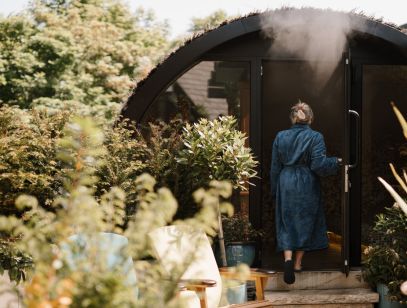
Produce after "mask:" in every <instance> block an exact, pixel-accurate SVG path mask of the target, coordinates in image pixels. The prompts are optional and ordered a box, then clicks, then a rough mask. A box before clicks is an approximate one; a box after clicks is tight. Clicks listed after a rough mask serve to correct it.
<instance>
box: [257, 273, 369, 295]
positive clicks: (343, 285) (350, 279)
mask: <svg viewBox="0 0 407 308" xmlns="http://www.w3.org/2000/svg"><path fill="white" fill-rule="evenodd" d="M352 288H369V285H368V284H367V283H366V282H365V281H363V279H362V272H361V271H351V272H350V273H349V275H348V276H347V277H346V275H345V274H344V273H342V272H339V271H303V272H301V273H295V283H294V284H292V285H287V284H286V283H285V282H284V280H283V273H280V272H278V273H276V274H275V275H273V276H272V277H270V278H269V279H268V281H267V285H266V287H265V290H266V291H267V290H274V291H276V290H282V291H284V290H308V289H312V290H322V289H352Z"/></svg>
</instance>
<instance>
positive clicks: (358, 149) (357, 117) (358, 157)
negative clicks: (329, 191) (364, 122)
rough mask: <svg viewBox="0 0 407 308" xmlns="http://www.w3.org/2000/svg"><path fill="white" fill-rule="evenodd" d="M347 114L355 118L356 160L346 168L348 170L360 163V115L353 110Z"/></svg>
mask: <svg viewBox="0 0 407 308" xmlns="http://www.w3.org/2000/svg"><path fill="white" fill-rule="evenodd" d="M349 114H350V115H353V116H355V119H356V145H355V149H356V158H355V162H354V163H353V164H349V165H348V167H349V169H353V168H356V167H357V166H358V164H359V162H360V147H359V142H360V115H359V113H357V112H356V111H355V110H349Z"/></svg>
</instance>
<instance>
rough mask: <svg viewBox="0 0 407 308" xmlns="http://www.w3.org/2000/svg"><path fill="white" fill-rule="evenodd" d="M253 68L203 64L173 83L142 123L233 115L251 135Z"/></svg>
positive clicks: (221, 62) (225, 63)
mask: <svg viewBox="0 0 407 308" xmlns="http://www.w3.org/2000/svg"><path fill="white" fill-rule="evenodd" d="M249 68H250V65H249V63H247V62H230V61H203V62H200V63H199V64H197V65H196V66H194V67H193V68H191V69H190V70H189V71H187V72H186V73H184V74H183V75H182V76H181V77H179V78H178V79H177V80H176V81H174V82H173V83H172V84H171V85H170V86H169V87H168V88H167V89H166V90H165V91H164V93H163V94H161V95H160V96H159V97H158V98H157V100H156V101H155V102H154V103H153V104H152V105H151V106H150V108H149V109H148V111H147V113H146V115H145V116H144V118H143V122H149V121H154V120H157V119H159V120H163V121H166V122H167V121H169V120H170V119H174V118H180V119H182V120H184V121H188V122H195V121H197V120H198V119H200V118H202V117H204V118H208V119H210V120H213V119H215V118H217V117H219V116H222V115H233V116H235V117H236V118H237V119H238V121H239V127H240V129H241V130H242V131H244V132H246V133H247V134H248V132H249V111H250V110H249V108H250V88H249V87H250V84H249V82H250V79H249Z"/></svg>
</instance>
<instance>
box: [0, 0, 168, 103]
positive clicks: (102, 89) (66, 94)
mask: <svg viewBox="0 0 407 308" xmlns="http://www.w3.org/2000/svg"><path fill="white" fill-rule="evenodd" d="M167 34H168V33H167V25H166V24H165V23H160V22H157V21H156V19H155V17H154V14H153V13H152V12H149V11H144V10H143V9H138V10H137V11H136V12H135V13H134V14H132V13H130V10H129V8H128V7H127V6H126V5H124V4H123V3H122V1H120V0H42V1H35V2H34V3H33V4H32V6H31V8H30V9H29V11H27V12H26V13H25V14H22V15H20V16H12V17H8V18H2V19H0V48H1V50H2V53H1V55H0V101H1V102H2V103H7V104H9V105H18V106H20V107H23V108H30V107H36V106H47V107H51V108H59V107H60V106H63V105H68V106H74V107H73V108H74V109H80V106H81V105H86V106H96V105H98V106H100V105H102V106H111V105H112V104H113V105H116V104H117V103H120V102H122V100H123V99H124V98H125V97H126V96H127V95H128V93H129V92H130V90H131V89H132V88H133V86H134V84H135V81H136V80H138V79H140V78H143V77H144V76H145V75H146V74H147V72H148V71H149V70H150V69H151V67H152V66H153V65H154V64H156V63H157V62H158V61H159V60H160V58H161V57H162V56H163V54H164V53H165V51H166V50H167V47H168V41H167Z"/></svg>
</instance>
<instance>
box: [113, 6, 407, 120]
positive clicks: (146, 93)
mask: <svg viewBox="0 0 407 308" xmlns="http://www.w3.org/2000/svg"><path fill="white" fill-rule="evenodd" d="M287 10H290V11H291V13H292V14H298V17H299V18H300V17H301V16H302V15H303V14H307V12H310V11H312V12H318V13H319V14H327V13H328V12H329V13H331V14H332V13H333V14H338V15H347V16H349V20H350V28H351V30H352V32H354V33H361V34H367V35H370V36H373V37H376V38H379V39H381V40H383V41H385V42H388V43H389V44H391V45H394V46H396V47H398V48H399V49H400V50H401V51H402V53H403V54H405V55H406V56H407V35H406V34H404V33H403V32H401V31H400V29H399V28H397V27H395V26H393V25H389V24H384V23H382V22H381V21H380V20H375V19H372V18H369V17H366V16H364V15H360V14H355V13H343V12H334V11H331V10H320V9H310V8H306V9H287V8H284V9H280V10H274V11H266V12H264V13H254V14H251V15H248V16H244V17H241V18H238V19H235V20H232V21H231V22H228V23H224V24H222V25H221V26H219V27H218V28H216V29H213V30H210V31H208V32H206V33H202V34H200V35H198V36H196V37H195V38H192V39H191V40H190V41H188V42H186V43H185V45H184V46H182V47H180V48H179V49H178V50H177V51H175V52H174V53H172V54H171V55H170V56H168V58H167V59H166V60H165V61H163V62H162V63H161V64H159V65H158V66H157V67H156V68H155V69H153V70H152V71H151V72H150V74H149V75H148V76H147V77H146V78H145V79H144V80H142V81H141V82H139V83H138V85H137V87H136V88H135V89H134V90H133V93H132V94H131V95H130V96H129V98H128V100H127V102H126V103H125V105H124V106H123V108H122V111H121V115H122V116H123V117H125V118H129V119H131V120H136V121H139V120H141V119H142V117H143V115H144V114H145V112H146V111H147V109H148V107H149V105H150V104H151V103H153V102H154V100H155V99H156V98H157V97H158V96H159V95H160V94H161V92H162V91H164V90H165V89H166V87H167V86H168V85H169V84H171V82H173V81H174V80H175V79H176V78H177V77H179V76H180V75H181V74H182V73H184V72H185V71H187V70H188V69H189V68H190V67H192V66H193V65H194V64H195V63H196V62H197V61H199V60H200V59H201V58H202V56H204V55H205V53H207V52H208V51H210V50H211V49H213V48H215V47H217V46H219V45H221V44H223V43H225V42H228V41H230V40H233V39H235V38H238V37H240V36H243V35H246V34H250V33H254V32H259V31H261V30H262V18H264V17H266V16H267V14H277V15H279V14H284V13H285V12H287Z"/></svg>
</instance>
